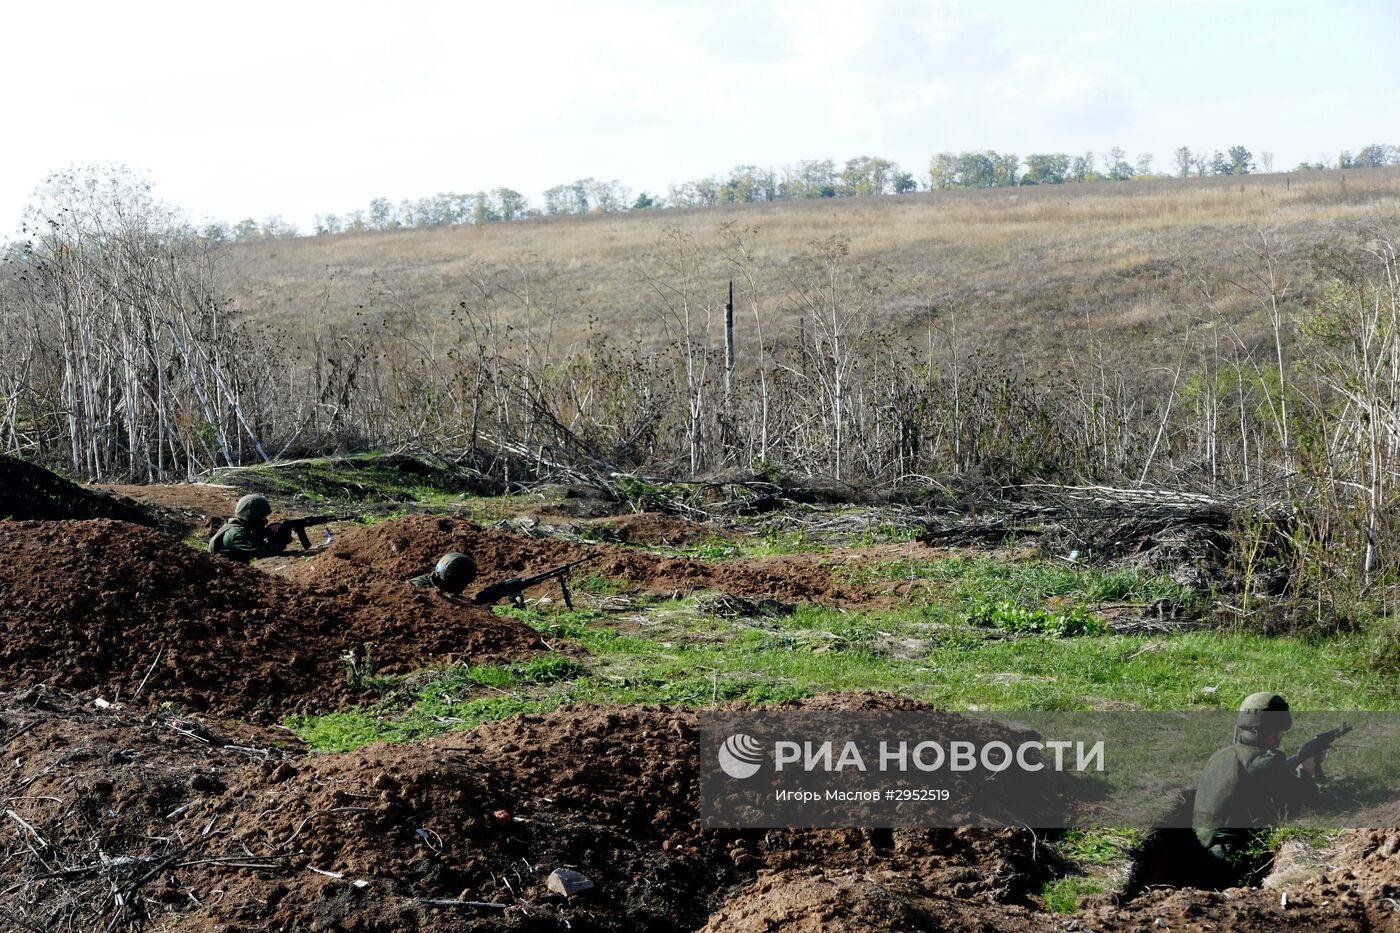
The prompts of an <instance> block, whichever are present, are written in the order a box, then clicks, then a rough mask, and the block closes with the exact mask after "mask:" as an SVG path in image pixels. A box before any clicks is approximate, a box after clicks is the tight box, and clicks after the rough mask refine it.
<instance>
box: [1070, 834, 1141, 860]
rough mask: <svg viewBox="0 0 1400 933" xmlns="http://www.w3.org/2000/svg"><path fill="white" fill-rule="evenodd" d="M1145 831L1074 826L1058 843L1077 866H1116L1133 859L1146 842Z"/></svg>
mask: <svg viewBox="0 0 1400 933" xmlns="http://www.w3.org/2000/svg"><path fill="white" fill-rule="evenodd" d="M1142 840H1143V833H1142V832H1141V831H1140V830H1136V829H1114V828H1102V829H1074V830H1069V831H1068V832H1066V833H1065V834H1064V835H1063V836H1062V837H1060V839H1059V840H1058V841H1057V842H1056V843H1055V850H1056V851H1057V852H1058V853H1059V854H1060V855H1061V857H1063V858H1065V859H1067V860H1068V861H1070V862H1073V863H1074V864H1076V865H1080V866H1083V865H1100V866H1101V865H1116V864H1122V863H1125V862H1128V861H1130V860H1131V859H1132V856H1133V850H1134V849H1136V848H1137V847H1138V846H1139V845H1141V844H1142Z"/></svg>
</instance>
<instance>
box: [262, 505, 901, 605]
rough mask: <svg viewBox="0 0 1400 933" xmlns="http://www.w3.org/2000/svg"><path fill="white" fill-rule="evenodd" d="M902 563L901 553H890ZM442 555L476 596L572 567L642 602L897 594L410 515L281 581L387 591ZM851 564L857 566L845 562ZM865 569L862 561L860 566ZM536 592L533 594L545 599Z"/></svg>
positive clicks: (343, 539)
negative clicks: (464, 557) (646, 598)
mask: <svg viewBox="0 0 1400 933" xmlns="http://www.w3.org/2000/svg"><path fill="white" fill-rule="evenodd" d="M899 547H900V548H902V553H904V554H906V555H907V553H908V545H900V546H899ZM448 551H464V552H466V553H469V554H471V555H472V556H473V557H475V558H476V562H477V566H478V568H480V572H481V576H480V578H479V579H478V581H477V586H478V587H482V586H486V585H489V584H491V583H496V582H498V581H500V580H504V579H506V578H508V577H514V576H523V575H528V574H532V573H539V572H540V571H542V570H546V569H548V568H550V567H553V566H557V565H559V564H562V563H566V562H568V561H572V560H578V559H579V558H581V557H592V558H594V559H593V561H592V562H591V563H589V564H588V565H586V566H585V567H583V568H580V570H579V571H578V572H579V573H596V574H602V575H604V576H607V577H609V578H612V579H615V580H621V581H626V582H625V584H624V585H625V586H628V587H631V588H632V589H634V590H635V591H637V592H645V593H681V594H686V593H691V592H695V591H697V590H714V591H719V592H726V593H735V594H738V595H740V596H747V597H751V598H757V599H765V598H766V599H776V600H779V601H781V602H788V603H796V602H813V603H825V604H834V605H863V606H871V605H884V604H887V603H889V602H891V601H893V600H894V599H895V598H896V597H897V586H896V585H894V584H889V585H885V586H883V587H880V588H872V587H863V586H859V585H856V584H852V583H849V582H847V581H846V580H844V579H842V577H841V576H840V575H839V574H834V573H832V568H833V566H835V565H836V564H838V563H841V562H842V559H840V558H834V557H832V556H826V555H809V554H798V555H792V556H789V557H770V558H762V559H758V560H745V561H699V560H690V559H688V558H681V557H665V556H660V555H656V554H648V553H645V552H641V551H635V550H630V549H628V548H623V547H618V546H615V545H608V544H593V545H586V544H575V543H573V542H569V541H563V540H559V539H553V538H532V537H529V536H526V535H521V534H516V533H514V532H511V531H505V530H502V529H499V528H483V527H482V526H480V525H476V524H473V523H472V522H469V521H466V520H463V519H458V518H446V517H442V516H433V515H413V516H409V517H407V518H402V519H397V520H394V521H388V522H383V523H381V524H378V525H372V526H369V527H365V528H352V529H349V530H347V531H345V532H344V533H343V534H341V535H337V536H336V540H335V543H334V544H333V545H332V546H331V549H330V550H329V551H327V552H326V553H325V554H323V555H321V556H319V557H317V558H314V559H312V560H310V561H307V562H306V563H304V564H302V565H301V566H299V567H296V568H292V569H291V570H290V571H289V574H290V576H291V577H292V578H293V579H296V580H299V581H301V582H303V583H315V584H350V583H363V582H366V581H370V580H379V581H396V580H403V579H406V578H407V577H410V576H412V575H414V574H419V573H423V572H424V571H425V570H427V569H429V568H431V567H432V566H433V564H434V563H436V562H437V560H438V558H439V557H441V556H442V555H443V554H444V553H446V552H448ZM852 559H859V558H852ZM865 559H868V557H866V558H865ZM555 585H556V584H545V585H543V586H542V587H541V588H540V591H539V592H540V593H545V592H547V591H548V590H547V587H551V586H555Z"/></svg>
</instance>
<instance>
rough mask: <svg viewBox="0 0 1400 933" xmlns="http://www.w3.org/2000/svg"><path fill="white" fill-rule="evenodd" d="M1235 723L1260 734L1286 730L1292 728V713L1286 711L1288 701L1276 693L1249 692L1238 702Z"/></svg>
mask: <svg viewBox="0 0 1400 933" xmlns="http://www.w3.org/2000/svg"><path fill="white" fill-rule="evenodd" d="M1235 725H1236V727H1237V728H1240V729H1249V730H1251V731H1252V732H1254V734H1255V735H1260V736H1263V735H1270V734H1272V733H1274V732H1287V731H1288V730H1289V729H1292V728H1293V714H1292V713H1290V712H1289V711H1288V701H1287V700H1285V699H1284V698H1283V697H1281V696H1279V695H1278V694H1277V693H1269V692H1268V691H1264V692H1262V693H1251V694H1250V695H1249V696H1247V697H1245V698H1244V702H1243V703H1241V704H1240V715H1239V717H1238V718H1237V719H1236V720H1235Z"/></svg>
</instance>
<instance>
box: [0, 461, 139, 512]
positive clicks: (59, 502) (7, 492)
mask: <svg viewBox="0 0 1400 933" xmlns="http://www.w3.org/2000/svg"><path fill="white" fill-rule="evenodd" d="M7 518H8V519H17V520H24V519H40V520H45V521H51V520H55V519H85V518H115V519H119V520H121V521H124V522H131V523H133V524H137V525H155V524H156V519H155V517H154V516H153V515H151V514H150V513H148V512H146V511H144V510H143V509H142V508H141V507H140V506H138V505H137V504H136V503H135V502H132V501H131V500H129V499H123V498H118V497H116V496H109V495H106V494H104V493H101V492H96V491H93V490H90V489H84V488H83V487H82V486H79V485H78V484H77V483H74V482H71V481H69V480H66V479H64V478H63V477H61V476H59V475H58V474H56V473H50V472H49V471H48V470H46V469H44V468H43V467H41V466H36V465H34V464H32V463H26V462H25V461H23V460H19V459H17V458H15V457H10V456H6V455H5V454H0V519H7Z"/></svg>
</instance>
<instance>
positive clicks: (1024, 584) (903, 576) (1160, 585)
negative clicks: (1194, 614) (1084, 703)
mask: <svg viewBox="0 0 1400 933" xmlns="http://www.w3.org/2000/svg"><path fill="white" fill-rule="evenodd" d="M840 572H841V573H842V574H844V575H845V576H846V577H847V579H849V580H850V581H851V582H853V583H858V584H862V583H872V582H877V581H881V580H926V581H929V582H931V583H937V584H941V585H942V586H943V588H944V589H945V590H946V591H947V593H948V595H949V597H950V598H953V599H959V600H965V601H977V602H990V603H1011V604H1014V605H1020V606H1035V605H1039V604H1042V603H1045V602H1046V601H1048V600H1052V599H1058V600H1070V601H1074V602H1079V603H1085V604H1096V603H1108V602H1112V603H1141V604H1152V603H1156V602H1160V601H1162V600H1172V601H1176V602H1180V603H1183V604H1185V605H1192V606H1194V605H1200V604H1201V603H1202V602H1203V601H1204V596H1203V595H1202V594H1200V593H1197V592H1196V591H1194V590H1191V589H1188V588H1187V587H1184V586H1182V585H1181V584H1179V583H1176V582H1175V581H1173V580H1171V579H1170V578H1168V577H1164V576H1156V575H1150V574H1143V573H1140V572H1138V571H1136V570H1131V569H1114V570H1107V569H1103V568H1099V567H1091V566H1085V565H1078V566H1076V565H1072V564H1063V563H1059V562H1055V561H1046V560H1021V561H1008V560H1002V559H997V558H995V557H988V556H973V555H957V556H954V557H942V558H936V559H934V560H920V559H917V558H907V559H901V560H893V561H883V562H880V563H874V564H864V565H854V566H849V567H842V568H840Z"/></svg>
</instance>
